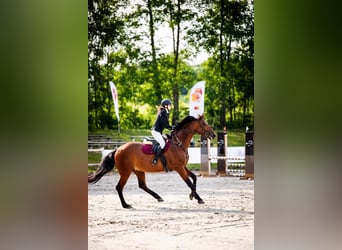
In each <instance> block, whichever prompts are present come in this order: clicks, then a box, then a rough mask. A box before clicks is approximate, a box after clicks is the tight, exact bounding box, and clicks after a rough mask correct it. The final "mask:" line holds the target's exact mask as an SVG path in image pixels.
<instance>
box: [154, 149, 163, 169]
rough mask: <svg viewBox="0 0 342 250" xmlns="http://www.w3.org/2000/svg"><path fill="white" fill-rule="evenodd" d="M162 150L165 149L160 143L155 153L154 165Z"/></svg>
mask: <svg viewBox="0 0 342 250" xmlns="http://www.w3.org/2000/svg"><path fill="white" fill-rule="evenodd" d="M162 151H163V149H162V148H161V147H160V145H158V147H157V150H156V154H155V156H154V159H153V161H152V165H156V164H157V162H158V158H159V156H160V154H161V152H162Z"/></svg>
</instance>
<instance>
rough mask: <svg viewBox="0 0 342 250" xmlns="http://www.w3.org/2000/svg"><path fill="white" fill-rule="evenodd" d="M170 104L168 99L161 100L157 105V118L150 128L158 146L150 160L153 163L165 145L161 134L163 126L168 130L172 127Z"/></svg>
mask: <svg viewBox="0 0 342 250" xmlns="http://www.w3.org/2000/svg"><path fill="white" fill-rule="evenodd" d="M171 105H172V103H171V101H170V100H169V99H164V100H162V102H161V103H160V106H159V107H158V114H157V119H156V121H155V123H154V125H153V127H152V130H151V134H152V135H153V137H154V139H156V140H157V142H158V143H159V146H158V147H157V150H156V155H155V157H154V159H153V161H152V164H153V165H155V164H156V163H157V161H158V157H159V155H160V154H161V152H162V151H163V149H164V147H165V140H164V138H163V136H162V133H163V130H164V128H167V129H169V130H171V129H173V127H172V126H170V124H169V112H170V110H171Z"/></svg>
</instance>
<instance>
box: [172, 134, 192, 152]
mask: <svg viewBox="0 0 342 250" xmlns="http://www.w3.org/2000/svg"><path fill="white" fill-rule="evenodd" d="M176 136H177V138H178V139H179V140H180V141H181V142H182V144H183V147H184V148H188V147H189V145H190V142H191V139H192V137H193V133H191V132H189V131H188V132H185V131H184V130H180V131H177V133H176Z"/></svg>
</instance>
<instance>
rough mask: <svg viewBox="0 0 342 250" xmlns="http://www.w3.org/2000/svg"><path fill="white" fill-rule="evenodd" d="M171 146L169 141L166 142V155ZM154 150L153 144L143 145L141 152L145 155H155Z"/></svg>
mask: <svg viewBox="0 0 342 250" xmlns="http://www.w3.org/2000/svg"><path fill="white" fill-rule="evenodd" d="M170 144H171V143H170V142H169V141H167V142H166V145H165V147H164V150H163V153H165V152H166V151H167V150H168V149H169V147H170ZM152 148H153V145H152V144H150V143H149V144H148V143H143V144H142V147H141V150H142V151H143V153H144V154H148V155H154V152H153V150H152Z"/></svg>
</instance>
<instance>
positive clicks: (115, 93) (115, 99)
mask: <svg viewBox="0 0 342 250" xmlns="http://www.w3.org/2000/svg"><path fill="white" fill-rule="evenodd" d="M109 85H110V90H111V92H112V97H113V102H114V110H115V114H116V117H117V118H118V121H120V116H119V100H118V91H117V90H116V87H115V85H114V83H113V82H109Z"/></svg>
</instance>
